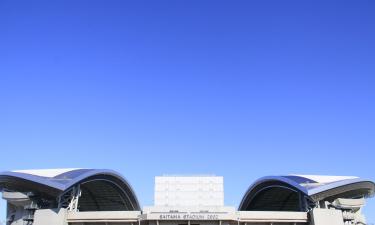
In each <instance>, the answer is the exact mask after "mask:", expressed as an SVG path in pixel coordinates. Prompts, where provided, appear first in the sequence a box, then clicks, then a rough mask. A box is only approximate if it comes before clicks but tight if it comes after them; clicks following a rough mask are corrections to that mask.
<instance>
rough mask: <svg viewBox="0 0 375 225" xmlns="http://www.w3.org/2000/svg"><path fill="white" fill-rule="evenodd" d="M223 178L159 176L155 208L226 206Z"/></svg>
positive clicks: (156, 181)
mask: <svg viewBox="0 0 375 225" xmlns="http://www.w3.org/2000/svg"><path fill="white" fill-rule="evenodd" d="M223 183H224V182H223V177H219V176H157V177H155V194H154V205H155V206H203V207H204V206H224V184H223Z"/></svg>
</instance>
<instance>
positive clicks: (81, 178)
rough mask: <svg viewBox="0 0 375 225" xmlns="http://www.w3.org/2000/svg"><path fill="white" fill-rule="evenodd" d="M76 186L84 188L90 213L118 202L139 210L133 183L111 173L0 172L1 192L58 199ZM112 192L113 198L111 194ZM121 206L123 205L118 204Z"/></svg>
mask: <svg viewBox="0 0 375 225" xmlns="http://www.w3.org/2000/svg"><path fill="white" fill-rule="evenodd" d="M76 185H80V187H81V190H82V192H83V193H82V196H81V199H82V201H85V202H86V203H87V204H85V208H87V211H89V210H90V209H91V208H92V209H94V210H100V209H99V208H100V207H103V205H108V204H107V203H108V201H111V202H114V201H118V199H120V200H121V201H122V202H123V204H124V205H126V206H124V207H125V208H126V209H127V210H140V205H139V203H138V200H137V197H136V195H135V193H134V191H133V189H132V188H131V186H130V184H129V183H128V182H127V181H126V180H125V178H123V177H122V176H121V175H120V174H118V173H117V172H115V171H112V170H104V169H47V170H18V171H7V172H2V173H0V190H1V191H17V192H31V193H33V194H36V195H40V196H43V197H45V198H50V199H56V198H57V197H59V196H61V195H62V194H63V193H65V192H67V191H69V190H71V188H72V187H74V186H76ZM110 193H112V196H111V195H109V194H110ZM89 203H92V204H91V205H90V204H89ZM94 203H95V204H94ZM93 204H94V205H93ZM112 205H113V204H112ZM119 205H121V202H119V203H118V206H119ZM112 207H113V206H112ZM120 209H122V210H124V208H120ZM111 210H115V209H111Z"/></svg>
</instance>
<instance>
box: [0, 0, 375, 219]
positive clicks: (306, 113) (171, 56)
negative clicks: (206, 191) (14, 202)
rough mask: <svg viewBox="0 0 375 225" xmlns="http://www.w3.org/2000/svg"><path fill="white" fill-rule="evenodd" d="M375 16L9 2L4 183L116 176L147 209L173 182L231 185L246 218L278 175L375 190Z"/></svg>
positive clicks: (317, 5)
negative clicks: (37, 171)
mask: <svg viewBox="0 0 375 225" xmlns="http://www.w3.org/2000/svg"><path fill="white" fill-rule="evenodd" d="M374 12H375V1H370V0H368V1H366V0H364V1H329V2H328V1H320V2H319V1H300V0H298V1H276V0H275V1H263V0H262V1H216V0H215V1H182V0H181V1H172V0H171V1H95V0H87V1H81V0H78V1H77V0H74V1H69V0H67V1H49V0H48V1H17V0H16V1H14V0H8V1H6V0H2V1H0V151H1V157H2V160H1V164H0V170H12V169H28V168H61V167H84V168H110V169H114V170H117V171H119V172H121V173H122V174H124V176H126V177H127V178H128V180H129V181H130V182H131V184H132V185H133V186H134V188H135V190H136V192H137V193H138V196H139V198H140V201H141V203H142V205H150V204H152V199H153V179H154V176H155V175H161V174H165V173H167V174H171V173H173V174H176V173H177V174H179V173H180V174H185V173H188V174H195V173H198V174H201V173H204V174H207V173H213V174H217V175H222V176H224V177H225V194H226V196H225V197H226V204H228V205H234V206H237V205H238V204H239V202H240V199H241V196H242V194H243V193H244V192H245V190H246V188H247V187H248V185H250V184H251V183H252V182H253V181H254V180H255V179H256V178H258V177H260V176H264V175H274V174H275V175H278V174H289V173H297V174H323V175H356V176H361V177H365V178H370V179H372V180H375V174H374V155H375V153H374V152H375V151H374V150H375V139H374V137H375V118H374V116H375V24H374V23H375V13H374ZM0 207H1V208H0V210H1V211H4V205H3V202H2V203H1V204H0ZM374 211H375V200H371V201H370V202H369V204H368V208H367V209H366V213H367V216H368V218H369V220H370V221H372V222H375V213H374ZM2 215H3V214H2Z"/></svg>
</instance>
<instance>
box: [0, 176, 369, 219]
mask: <svg viewBox="0 0 375 225" xmlns="http://www.w3.org/2000/svg"><path fill="white" fill-rule="evenodd" d="M0 190H1V192H2V197H3V199H4V200H6V201H7V209H6V210H7V211H6V215H7V225H113V224H116V225H124V224H126V225H252V224H258V225H265V224H268V225H277V224H283V225H288V224H293V225H302V224H305V225H307V224H309V225H357V224H362V225H365V224H366V220H365V216H364V215H363V214H362V211H361V210H362V208H363V206H364V205H365V201H366V198H369V197H372V196H373V195H374V191H375V184H374V182H373V181H371V180H366V179H361V178H358V177H342V176H307V175H287V176H268V177H262V178H260V179H258V180H257V181H255V182H254V183H253V184H249V188H248V190H247V191H246V193H245V194H244V196H243V198H242V201H241V202H240V203H239V204H238V207H236V206H226V205H224V185H223V177H219V176H177V175H176V176H157V177H155V194H154V205H153V206H144V207H143V208H142V207H141V205H140V203H139V201H138V198H137V196H136V195H135V192H134V190H133V188H132V187H131V185H130V183H129V182H128V181H127V180H126V179H125V178H124V177H123V176H122V175H121V174H119V173H117V172H115V171H112V170H104V169H47V170H20V171H7V172H2V173H0Z"/></svg>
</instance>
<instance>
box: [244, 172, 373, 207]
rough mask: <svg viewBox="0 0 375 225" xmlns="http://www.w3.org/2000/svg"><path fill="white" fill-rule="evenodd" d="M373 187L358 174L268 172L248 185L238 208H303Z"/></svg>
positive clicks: (367, 191) (361, 194)
mask: <svg viewBox="0 0 375 225" xmlns="http://www.w3.org/2000/svg"><path fill="white" fill-rule="evenodd" d="M374 191H375V184H374V182H372V181H370V180H365V179H361V178H358V177H342V176H314V175H288V176H268V177H263V178H261V179H259V180H257V181H256V182H255V183H254V184H253V185H251V186H250V188H249V189H248V190H247V192H246V193H245V195H244V197H243V199H242V201H241V204H240V206H239V210H261V209H264V210H266V211H268V210H270V211H272V210H284V211H300V210H301V211H303V210H305V209H306V207H308V204H309V202H314V203H316V202H318V201H321V200H333V199H336V198H357V197H368V196H371V195H373V194H374ZM308 201H309V202H308Z"/></svg>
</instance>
